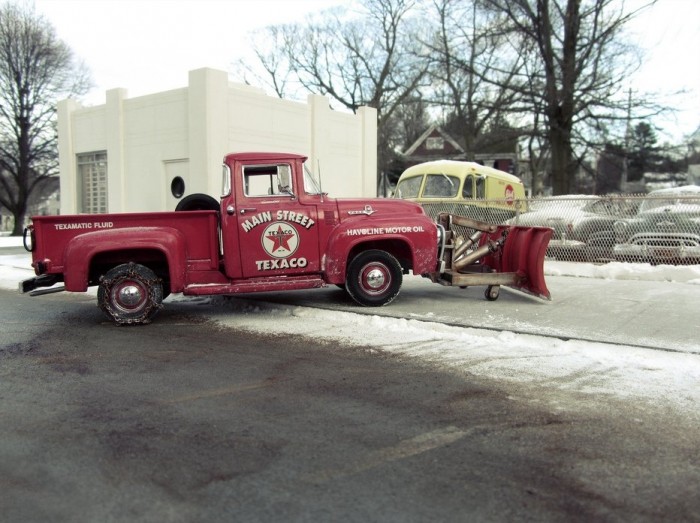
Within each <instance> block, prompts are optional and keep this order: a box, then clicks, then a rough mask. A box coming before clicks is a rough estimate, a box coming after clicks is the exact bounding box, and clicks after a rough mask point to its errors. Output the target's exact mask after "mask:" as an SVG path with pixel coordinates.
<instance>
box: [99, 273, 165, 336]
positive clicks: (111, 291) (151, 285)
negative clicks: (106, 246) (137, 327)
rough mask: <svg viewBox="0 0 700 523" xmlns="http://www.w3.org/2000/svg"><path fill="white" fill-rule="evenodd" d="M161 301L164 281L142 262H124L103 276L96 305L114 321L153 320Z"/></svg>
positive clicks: (141, 321) (139, 322)
mask: <svg viewBox="0 0 700 523" xmlns="http://www.w3.org/2000/svg"><path fill="white" fill-rule="evenodd" d="M162 302H163V282H162V280H161V279H160V278H158V277H157V276H156V275H155V273H154V272H153V271H152V270H151V269H149V268H148V267H145V266H143V265H139V264H137V263H124V264H122V265H118V266H116V267H114V268H112V269H110V270H109V271H107V273H106V274H105V275H104V276H103V277H102V278H100V286H99V288H98V290H97V304H98V305H99V307H100V309H102V312H104V313H105V315H106V316H107V317H108V318H109V319H110V320H112V321H114V322H115V323H118V324H129V323H130V324H145V323H150V321H151V319H152V318H153V317H154V316H155V315H156V314H157V313H158V311H159V310H160V309H161V308H162V306H163V305H162Z"/></svg>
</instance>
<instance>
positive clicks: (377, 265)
mask: <svg viewBox="0 0 700 523" xmlns="http://www.w3.org/2000/svg"><path fill="white" fill-rule="evenodd" d="M402 281H403V271H402V270H401V264H400V263H399V262H398V260H397V259H396V258H394V257H393V256H392V255H391V254H389V253H388V252H385V251H380V250H369V251H365V252H361V253H360V254H358V255H357V256H355V257H354V258H353V259H352V261H351V262H350V265H349V266H348V270H347V276H346V278H345V290H346V291H347V293H348V294H349V295H350V297H352V299H353V300H355V301H356V302H357V303H359V304H360V305H364V306H366V307H380V306H382V305H386V304H387V303H390V302H391V301H392V300H393V299H394V298H396V296H398V294H399V291H400V290H401V283H402Z"/></svg>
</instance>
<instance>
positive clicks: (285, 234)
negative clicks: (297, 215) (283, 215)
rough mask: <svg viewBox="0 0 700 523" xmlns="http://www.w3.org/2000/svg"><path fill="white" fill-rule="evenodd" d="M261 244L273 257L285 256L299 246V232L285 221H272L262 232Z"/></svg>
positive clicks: (292, 252)
mask: <svg viewBox="0 0 700 523" xmlns="http://www.w3.org/2000/svg"><path fill="white" fill-rule="evenodd" d="M262 246H263V249H265V252H266V253H267V254H269V255H270V256H273V257H274V258H286V257H288V256H291V255H292V254H294V252H296V250H297V248H298V247H299V233H298V232H297V230H296V229H295V228H294V226H293V225H291V224H289V223H287V222H273V223H271V224H270V225H268V226H267V227H265V230H264V231H263V233H262Z"/></svg>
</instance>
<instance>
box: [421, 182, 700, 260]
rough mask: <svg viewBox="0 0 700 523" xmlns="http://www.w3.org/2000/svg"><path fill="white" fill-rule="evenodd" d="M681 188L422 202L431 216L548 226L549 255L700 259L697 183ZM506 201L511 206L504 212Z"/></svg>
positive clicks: (699, 192) (561, 257)
mask: <svg viewBox="0 0 700 523" xmlns="http://www.w3.org/2000/svg"><path fill="white" fill-rule="evenodd" d="M685 189H686V190H685V191H684V190H682V188H677V189H676V190H672V189H665V190H663V191H654V192H653V193H650V194H648V195H614V196H557V197H548V198H533V199H526V200H516V201H512V202H504V201H503V200H498V201H495V200H476V201H474V202H471V203H469V204H467V203H455V202H442V203H422V205H423V208H424V209H425V211H426V213H427V214H429V215H430V216H432V217H433V218H436V217H437V215H438V214H439V213H441V212H447V213H452V214H459V215H462V216H466V217H468V218H472V219H475V220H480V221H484V222H488V223H494V224H501V223H508V224H513V225H521V226H526V227H549V228H551V229H552V230H553V235H552V239H551V241H550V243H549V248H548V249H547V257H548V258H550V259H556V260H563V261H574V262H589V263H590V262H593V263H605V262H610V261H622V262H642V263H651V264H655V265H656V264H672V265H680V264H700V187H696V188H692V187H691V188H685ZM695 189H697V191H696V190H695ZM656 193H658V194H656ZM504 204H505V205H504ZM494 206H495V207H497V208H494ZM506 206H507V207H509V208H510V209H511V210H510V211H504V210H503V208H504V207H506ZM457 232H458V234H462V235H463V236H464V237H465V238H466V237H468V236H469V235H470V234H471V232H470V231H469V230H466V229H465V230H464V231H459V230H458V231H457Z"/></svg>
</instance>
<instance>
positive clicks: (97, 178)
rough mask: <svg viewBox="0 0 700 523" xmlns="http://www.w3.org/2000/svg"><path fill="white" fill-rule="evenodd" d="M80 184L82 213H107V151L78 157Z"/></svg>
mask: <svg viewBox="0 0 700 523" xmlns="http://www.w3.org/2000/svg"><path fill="white" fill-rule="evenodd" d="M77 159H78V162H77V163H78V183H80V190H81V198H80V212H83V213H90V214H93V213H105V212H107V153H106V152H105V151H101V152H94V153H86V154H79V155H78V158H77Z"/></svg>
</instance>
